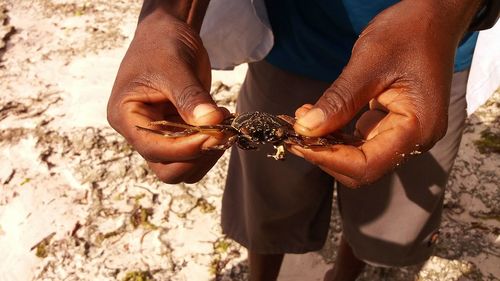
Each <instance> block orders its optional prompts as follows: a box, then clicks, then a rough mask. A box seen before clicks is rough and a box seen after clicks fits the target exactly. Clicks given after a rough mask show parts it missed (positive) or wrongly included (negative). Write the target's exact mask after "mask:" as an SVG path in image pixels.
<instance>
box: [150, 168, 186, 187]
mask: <svg viewBox="0 0 500 281" xmlns="http://www.w3.org/2000/svg"><path fill="white" fill-rule="evenodd" d="M151 170H153V173H154V174H155V175H156V177H157V178H158V179H159V180H160V181H162V182H164V183H167V184H179V183H182V182H184V175H183V174H173V173H171V172H170V171H169V169H168V168H167V167H163V168H162V169H157V168H153V167H152V168H151Z"/></svg>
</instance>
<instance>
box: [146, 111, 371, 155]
mask: <svg viewBox="0 0 500 281" xmlns="http://www.w3.org/2000/svg"><path fill="white" fill-rule="evenodd" d="M294 123H295V118H293V117H291V116H288V115H272V114H269V113H265V112H259V111H254V112H245V113H240V114H231V116H230V117H228V118H226V119H224V120H223V121H222V122H221V123H220V124H217V125H205V126H191V125H188V124H181V123H175V122H170V121H166V120H161V121H153V122H150V123H149V127H156V128H158V127H160V128H162V129H153V128H146V127H141V126H136V127H137V128H138V129H141V130H146V131H149V132H151V133H155V134H159V135H162V136H165V137H172V138H177V137H183V136H189V135H193V134H198V133H201V134H214V133H222V134H224V135H225V136H227V138H226V139H227V141H226V142H225V143H223V144H220V145H216V146H212V147H209V148H205V150H226V149H228V148H230V147H231V146H232V145H234V144H236V145H237V146H238V147H239V148H240V149H244V150H256V149H258V147H259V145H263V144H272V145H273V146H274V148H275V153H274V154H268V155H267V156H268V157H271V158H274V159H275V160H284V159H285V145H299V146H301V147H303V148H326V147H330V146H332V145H335V144H352V145H358V144H360V143H361V142H362V140H361V139H359V138H357V137H354V136H350V135H346V134H344V133H340V132H336V133H333V134H330V135H327V136H324V137H306V136H302V135H299V134H297V133H296V132H295V131H294V130H293V124H294ZM169 128H170V130H168V129H169ZM172 129H173V130H172Z"/></svg>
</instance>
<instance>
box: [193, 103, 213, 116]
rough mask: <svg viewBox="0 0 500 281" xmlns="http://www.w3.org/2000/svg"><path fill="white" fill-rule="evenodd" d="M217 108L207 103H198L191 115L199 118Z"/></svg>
mask: <svg viewBox="0 0 500 281" xmlns="http://www.w3.org/2000/svg"><path fill="white" fill-rule="evenodd" d="M216 110H217V108H216V107H215V106H213V105H212V104H209V103H204V104H199V105H197V106H196V107H195V108H194V110H193V116H194V118H195V119H196V120H201V119H202V118H203V117H205V116H207V115H209V114H210V113H212V112H214V111H216Z"/></svg>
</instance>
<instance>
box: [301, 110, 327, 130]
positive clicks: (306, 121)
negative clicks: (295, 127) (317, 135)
mask: <svg viewBox="0 0 500 281" xmlns="http://www.w3.org/2000/svg"><path fill="white" fill-rule="evenodd" d="M324 121H325V113H324V112H323V110H321V109H319V108H313V109H311V110H309V111H308V112H307V113H306V115H304V116H303V117H301V118H299V119H298V120H297V123H298V124H299V125H300V126H302V127H304V128H305V129H307V130H309V131H311V130H314V129H316V128H317V127H319V125H321V124H322V123H323V122H324Z"/></svg>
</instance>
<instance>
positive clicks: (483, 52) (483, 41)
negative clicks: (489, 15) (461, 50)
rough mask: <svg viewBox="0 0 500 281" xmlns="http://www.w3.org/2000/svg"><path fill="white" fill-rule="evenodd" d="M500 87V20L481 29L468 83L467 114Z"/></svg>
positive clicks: (472, 111)
mask: <svg viewBox="0 0 500 281" xmlns="http://www.w3.org/2000/svg"><path fill="white" fill-rule="evenodd" d="M498 87H500V21H499V22H497V24H496V25H495V26H494V27H493V28H491V29H488V30H484V31H481V32H480V33H479V38H478V41H477V45H476V49H475V50H474V57H473V58H472V66H471V72H470V75H469V81H468V83H467V96H466V99H467V114H469V115H470V114H472V113H474V111H476V109H477V108H478V107H480V106H481V105H482V104H484V103H485V102H486V100H488V98H489V97H490V96H491V95H492V94H493V93H494V92H495V91H496V90H497V89H498Z"/></svg>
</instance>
